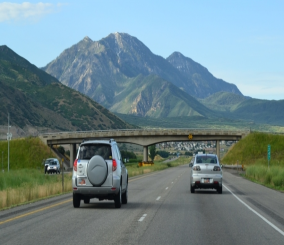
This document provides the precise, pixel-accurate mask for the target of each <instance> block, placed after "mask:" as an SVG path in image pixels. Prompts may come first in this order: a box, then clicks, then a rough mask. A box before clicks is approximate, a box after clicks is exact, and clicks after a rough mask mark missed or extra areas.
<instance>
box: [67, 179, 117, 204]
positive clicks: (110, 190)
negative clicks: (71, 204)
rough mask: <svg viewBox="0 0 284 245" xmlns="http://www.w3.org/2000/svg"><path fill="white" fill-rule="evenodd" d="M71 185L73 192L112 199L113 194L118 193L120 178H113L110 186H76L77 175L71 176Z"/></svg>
mask: <svg viewBox="0 0 284 245" xmlns="http://www.w3.org/2000/svg"><path fill="white" fill-rule="evenodd" d="M72 187H73V193H74V194H79V195H82V196H88V197H90V198H103V199H113V198H114V196H115V195H117V194H118V192H119V188H120V179H119V178H113V185H112V186H107V187H105V186H99V187H94V186H78V185H77V177H74V176H73V177H72Z"/></svg>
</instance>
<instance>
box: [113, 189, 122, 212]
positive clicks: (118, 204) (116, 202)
mask: <svg viewBox="0 0 284 245" xmlns="http://www.w3.org/2000/svg"><path fill="white" fill-rule="evenodd" d="M114 206H115V207H116V208H120V207H121V186H120V188H119V192H118V193H117V195H116V196H115V198H114Z"/></svg>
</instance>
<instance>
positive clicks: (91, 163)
mask: <svg viewBox="0 0 284 245" xmlns="http://www.w3.org/2000/svg"><path fill="white" fill-rule="evenodd" d="M72 187H73V206H74V208H79V207H80V203H81V200H83V201H84V203H89V202H90V199H91V198H98V199H99V200H100V201H101V200H105V199H107V200H114V204H115V207H116V208H120V207H121V204H122V203H123V204H126V203H127V200H128V173H127V169H126V167H125V166H124V163H123V161H122V157H121V154H120V151H119V149H118V146H117V143H116V142H115V141H114V140H113V139H110V140H90V141H85V142H83V143H81V144H80V147H79V149H78V152H77V156H76V160H75V162H74V165H73V176H72Z"/></svg>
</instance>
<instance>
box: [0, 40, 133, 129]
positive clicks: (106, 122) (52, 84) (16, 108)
mask: <svg viewBox="0 0 284 245" xmlns="http://www.w3.org/2000/svg"><path fill="white" fill-rule="evenodd" d="M0 71H1V72H0V84H1V86H0V94H1V95H2V96H1V97H0V102H1V103H0V112H1V114H0V124H2V125H3V124H6V123H7V114H8V112H9V113H10V118H11V120H12V121H13V126H18V127H23V126H24V125H30V126H36V127H41V128H49V129H53V130H61V131H62V130H64V131H66V130H94V129H110V128H133V127H134V126H132V125H129V124H127V123H125V122H124V121H122V120H121V119H120V118H118V117H116V116H115V115H114V114H112V113H111V112H109V111H108V110H107V109H105V108H104V107H102V106H101V105H99V104H98V103H96V102H95V101H93V100H92V99H90V98H89V97H87V96H85V95H83V94H81V93H79V92H77V91H76V90H73V89H71V88H69V87H67V86H65V85H63V84H62V83H60V82H59V81H58V80H57V79H56V78H54V77H52V76H51V75H49V74H47V73H46V72H44V71H42V70H40V69H38V68H37V67H36V66H34V65H32V64H30V63H29V62H28V61H27V60H25V59H24V58H22V57H20V56H19V55H17V54H16V53H15V52H13V51H12V50H11V49H9V48H8V47H7V46H0Z"/></svg>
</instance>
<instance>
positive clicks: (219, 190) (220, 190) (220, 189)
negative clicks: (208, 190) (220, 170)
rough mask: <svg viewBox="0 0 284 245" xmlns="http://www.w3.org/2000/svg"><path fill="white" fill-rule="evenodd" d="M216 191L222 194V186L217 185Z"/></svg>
mask: <svg viewBox="0 0 284 245" xmlns="http://www.w3.org/2000/svg"><path fill="white" fill-rule="evenodd" d="M217 191H218V193H219V194H222V186H220V187H218V189H217Z"/></svg>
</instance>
